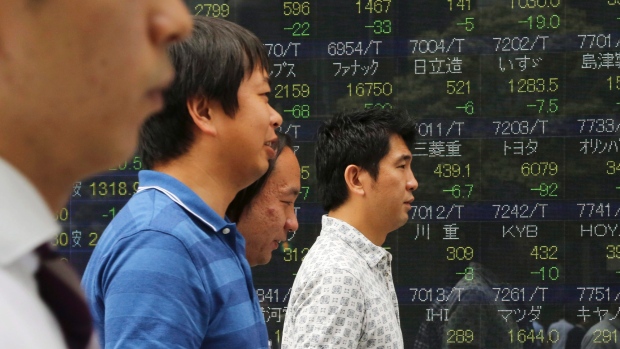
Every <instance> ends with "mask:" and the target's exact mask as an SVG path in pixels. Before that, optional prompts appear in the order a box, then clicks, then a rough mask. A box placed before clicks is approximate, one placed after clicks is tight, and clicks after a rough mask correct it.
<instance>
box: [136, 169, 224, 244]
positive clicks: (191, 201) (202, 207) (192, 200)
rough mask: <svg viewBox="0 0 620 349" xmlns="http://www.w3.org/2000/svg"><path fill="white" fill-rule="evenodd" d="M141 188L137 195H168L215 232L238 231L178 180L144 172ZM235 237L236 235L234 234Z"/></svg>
mask: <svg viewBox="0 0 620 349" xmlns="http://www.w3.org/2000/svg"><path fill="white" fill-rule="evenodd" d="M138 179H139V181H140V186H139V187H138V190H137V192H136V194H139V193H141V192H145V191H150V190H157V191H159V192H160V193H162V194H164V195H166V196H167V197H168V198H170V200H172V201H174V202H175V203H176V204H177V205H179V206H181V207H182V208H183V209H184V210H185V211H187V212H188V213H190V214H192V215H193V216H194V217H196V218H197V219H199V220H200V221H202V222H203V223H205V224H206V225H207V226H209V227H210V228H211V229H213V231H216V232H220V231H221V232H222V233H224V234H228V233H230V232H234V231H236V228H235V226H236V225H235V224H234V223H231V222H230V221H229V220H228V218H226V219H224V218H222V217H220V216H219V215H218V214H217V213H216V212H215V211H213V209H212V208H211V207H209V205H207V204H206V203H205V202H204V201H203V200H202V199H201V198H200V197H199V196H198V195H196V193H194V191H192V190H191V189H190V188H189V187H187V186H186V185H185V184H183V183H182V182H181V181H179V180H178V179H176V178H174V177H172V176H170V175H167V174H165V173H161V172H157V171H151V170H142V171H140V172H139V173H138ZM233 235H234V234H233Z"/></svg>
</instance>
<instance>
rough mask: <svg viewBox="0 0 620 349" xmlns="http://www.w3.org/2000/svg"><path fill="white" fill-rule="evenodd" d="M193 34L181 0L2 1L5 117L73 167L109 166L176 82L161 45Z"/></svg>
mask: <svg viewBox="0 0 620 349" xmlns="http://www.w3.org/2000/svg"><path fill="white" fill-rule="evenodd" d="M191 28H192V21H191V16H190V14H189V12H188V10H187V8H186V6H185V5H184V4H183V2H182V0H141V1H130V0H88V1H75V0H41V1H32V0H10V1H8V2H6V1H2V5H0V81H3V82H4V84H5V85H4V86H6V90H5V91H2V92H1V93H0V95H1V94H3V93H5V92H7V93H8V94H5V96H6V95H8V97H7V98H10V110H8V111H6V112H7V113H10V114H11V115H13V116H15V117H19V118H21V119H22V120H27V121H23V122H24V124H25V123H31V125H28V127H31V128H32V130H33V135H32V137H36V138H37V140H36V141H35V142H33V143H38V144H40V147H41V148H42V150H44V148H45V147H46V145H47V147H49V145H52V144H53V145H54V146H53V148H54V149H55V150H54V151H56V152H57V153H58V154H54V155H55V156H57V158H59V157H60V155H59V154H60V153H62V157H63V160H66V161H67V162H68V163H71V166H72V167H80V168H81V170H82V171H84V172H85V173H91V172H92V171H98V170H103V169H106V168H109V167H110V166H112V165H116V164H117V163H119V162H121V161H122V160H124V159H126V158H128V157H129V156H130V155H131V153H132V152H133V151H134V149H135V146H136V143H137V137H138V131H139V127H140V125H141V124H142V122H143V121H144V120H145V119H146V118H147V117H148V116H149V115H150V114H152V113H154V112H156V111H159V110H160V109H161V108H162V106H163V99H162V92H163V90H164V89H165V88H166V87H167V86H168V85H169V83H170V82H171V80H172V78H173V76H174V71H173V68H172V65H171V64H170V62H169V59H168V55H167V50H166V48H167V46H168V45H169V44H170V43H172V42H174V41H177V40H179V39H182V38H184V37H185V36H187V35H189V34H190V32H191ZM1 89H2V86H0V90H1ZM0 102H3V101H2V100H0ZM0 104H2V103H0ZM3 105H4V104H3ZM33 146H36V144H33ZM60 148H62V149H60ZM45 151H47V149H45ZM63 166H64V164H63Z"/></svg>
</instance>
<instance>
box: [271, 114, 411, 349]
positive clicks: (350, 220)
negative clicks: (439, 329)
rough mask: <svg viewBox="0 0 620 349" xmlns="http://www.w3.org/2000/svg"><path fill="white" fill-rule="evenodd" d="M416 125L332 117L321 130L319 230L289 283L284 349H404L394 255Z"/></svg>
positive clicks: (384, 117)
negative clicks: (392, 241) (389, 243)
mask: <svg viewBox="0 0 620 349" xmlns="http://www.w3.org/2000/svg"><path fill="white" fill-rule="evenodd" d="M414 136H415V122H414V121H413V119H412V118H410V117H409V116H408V115H407V114H405V113H402V112H399V111H395V110H382V109H368V110H364V111H358V112H350V113H343V114H338V115H336V116H335V117H334V118H332V119H331V120H329V121H327V122H326V123H325V124H324V125H322V126H321V127H320V129H319V133H318V141H317V145H316V173H317V181H318V187H319V196H320V199H321V203H322V205H323V207H324V209H325V210H326V211H327V212H328V214H327V215H325V216H323V228H322V230H321V234H320V236H319V237H318V239H317V241H316V242H315V243H314V245H313V246H312V248H311V249H310V251H309V252H308V254H307V255H306V257H305V259H304V261H303V263H302V265H301V268H300V269H299V272H298V273H297V276H296V278H295V282H294V284H293V289H292V291H291V297H290V299H289V303H288V309H287V314H286V319H285V322H284V332H283V337H282V349H292V348H333V349H338V348H376V349H388V348H390V349H396V348H398V349H401V348H404V345H403V336H402V332H401V329H400V319H399V315H398V300H397V298H396V292H395V290H394V283H393V281H392V270H391V262H392V255H391V254H390V253H389V252H387V251H386V250H385V249H383V248H382V247H381V245H382V244H383V243H384V242H385V239H386V237H387V234H389V233H390V232H392V231H394V230H396V229H398V228H400V227H401V226H403V225H404V224H405V223H406V222H407V220H408V217H409V215H408V212H409V210H410V209H411V202H412V201H413V195H412V192H413V191H414V190H416V189H417V187H418V182H417V181H416V179H415V177H414V176H413V172H412V171H411V160H412V155H411V150H410V149H411V147H412V145H413V142H414Z"/></svg>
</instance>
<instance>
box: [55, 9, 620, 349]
mask: <svg viewBox="0 0 620 349" xmlns="http://www.w3.org/2000/svg"><path fill="white" fill-rule="evenodd" d="M186 2H187V5H188V7H189V8H190V10H191V11H192V12H193V13H194V14H195V15H197V16H213V17H221V18H225V19H227V20H230V21H234V22H237V23H239V24H241V25H242V26H244V27H246V28H248V29H250V30H251V31H253V32H254V33H255V34H256V35H257V36H258V37H259V38H260V39H261V40H262V41H263V42H264V44H265V49H266V50H267V51H268V54H269V57H270V59H271V63H272V69H271V78H272V80H273V83H272V95H271V97H270V100H271V103H272V105H273V106H274V107H275V108H276V109H277V110H278V111H279V112H280V113H281V114H282V116H283V118H284V120H285V121H284V124H283V126H282V131H283V132H286V133H288V134H289V135H291V136H292V137H293V139H294V141H295V149H296V154H297V157H298V158H299V161H300V164H301V178H302V191H301V193H300V195H299V198H298V200H297V203H296V212H297V217H298V220H299V222H300V228H299V230H298V231H296V232H295V234H294V235H293V236H292V237H291V239H290V240H289V241H287V242H285V243H283V244H282V245H281V247H280V248H279V249H278V250H276V251H274V256H273V259H272V261H271V262H270V263H269V264H268V265H266V266H259V267H256V268H253V274H254V280H255V287H256V291H257V294H258V297H259V300H260V301H261V305H262V309H263V313H264V316H265V320H266V322H267V326H268V329H269V336H270V339H271V341H272V343H273V347H274V348H279V343H280V341H281V334H282V326H283V323H284V317H285V316H286V306H287V302H288V296H289V292H290V287H291V286H292V283H293V280H294V278H295V273H296V271H297V269H298V268H299V266H300V264H301V262H302V260H303V258H304V255H305V254H306V253H307V251H308V249H309V248H310V247H311V245H312V243H313V242H314V240H315V239H316V237H317V236H318V234H319V232H320V229H321V226H320V222H321V215H322V214H323V211H322V209H321V206H320V204H318V202H317V191H316V180H315V166H314V145H313V142H314V139H315V132H316V130H317V128H318V126H319V124H320V123H321V121H322V120H324V119H326V118H327V117H329V116H330V115H331V114H333V113H334V112H336V111H340V110H343V109H352V108H369V107H377V108H402V109H406V110H407V111H408V112H409V114H411V115H413V116H415V117H416V118H417V120H418V134H419V135H418V139H417V143H416V144H415V146H414V148H413V149H412V153H413V156H414V160H413V165H412V166H413V171H414V174H415V175H416V177H417V179H418V181H419V189H418V190H417V191H416V192H415V193H414V194H415V196H416V201H415V202H414V203H413V208H412V209H411V211H410V216H411V217H410V220H409V222H408V223H407V224H406V225H405V226H404V227H402V228H401V229H399V230H397V231H395V232H393V233H391V234H390V235H389V236H388V238H387V240H386V242H385V244H384V247H385V248H386V249H388V250H389V251H390V252H391V253H392V255H393V257H394V260H393V275H394V282H395V286H396V290H397V294H398V300H399V303H400V318H401V327H402V330H403V335H404V339H405V347H407V348H410V347H412V344H411V343H413V341H414V339H415V338H416V335H417V334H418V332H419V329H420V326H421V325H423V324H425V323H426V324H427V325H428V323H442V322H443V323H444V324H445V323H447V322H446V320H447V317H448V311H447V306H446V304H453V303H454V302H459V301H461V299H460V297H461V295H462V294H464V290H465V289H466V287H468V286H463V287H462V285H466V284H467V282H468V281H469V282H474V280H475V279H476V278H477V277H478V276H479V275H478V274H477V273H478V268H479V267H480V266H482V268H484V270H485V272H487V271H490V272H492V274H493V275H494V276H493V278H494V279H495V280H496V281H497V282H494V283H492V285H491V286H490V287H488V289H487V290H486V291H488V292H486V293H487V295H488V297H490V301H489V302H490V304H492V305H493V306H494V307H495V308H496V310H497V312H498V313H499V314H500V315H501V319H503V320H502V321H504V320H505V321H506V322H512V323H516V324H517V325H518V326H519V327H518V328H520V329H519V330H514V331H513V330H510V331H506V332H505V333H501V334H499V335H501V336H504V337H505V338H507V340H509V341H510V342H511V343H515V345H518V346H523V347H527V345H528V344H531V343H533V342H535V341H538V342H542V343H543V344H545V345H548V344H553V343H555V342H558V341H559V340H560V339H561V338H560V333H559V332H558V331H557V330H546V331H544V332H541V330H538V329H534V328H533V327H531V326H528V325H526V324H528V323H529V324H531V323H533V321H537V322H539V323H540V324H542V325H543V326H544V327H545V328H548V326H549V324H551V323H552V322H555V321H557V320H559V319H561V318H565V319H567V320H568V321H569V322H571V323H576V322H580V321H583V320H589V321H590V322H591V323H596V322H598V321H599V320H600V319H601V318H602V317H603V316H604V315H605V314H606V313H610V314H614V316H615V315H616V314H617V310H618V306H617V303H620V228H619V222H620V180H619V178H620V132H619V131H620V117H619V116H618V115H619V113H620V30H619V29H620V0H580V1H576V0H501V1H500V0H318V1H317V0H309V1H274V0H269V1H266V0H264V1H259V0H246V1H242V0H237V1H234V0H231V1H223V2H222V1H219V2H210V3H208V2H205V1H194V0H191V1H189V0H188V1H186ZM141 168H142V162H141V160H140V158H139V157H134V158H131V159H128V161H126V162H124V163H122V164H119V165H118V166H117V167H115V168H111V169H110V170H109V171H107V172H105V173H102V174H100V175H98V176H95V177H93V178H90V179H85V180H82V181H81V182H78V183H75V186H74V190H73V193H72V195H71V197H70V199H69V201H68V202H67V204H66V207H65V208H63V209H62V210H61V211H60V212H58V220H59V222H60V223H61V225H62V227H63V230H62V232H61V233H60V234H59V235H58V236H57V239H56V241H55V244H56V245H58V246H59V248H60V249H61V252H62V253H63V254H64V256H66V257H67V259H68V260H69V261H70V262H71V263H72V264H74V265H75V266H76V268H77V269H78V271H80V272H81V271H83V270H84V268H85V266H86V263H87V262H88V259H89V256H90V253H91V251H92V249H93V248H94V246H96V244H97V241H98V239H99V237H100V235H101V233H102V232H103V230H104V229H105V227H106V226H107V224H108V223H109V222H110V220H111V219H112V218H113V217H114V215H115V214H116V213H117V212H118V211H119V210H120V209H121V208H122V206H123V205H124V203H125V202H126V201H127V200H128V199H129V198H130V197H131V195H132V194H133V193H134V192H135V191H136V188H137V186H138V182H137V171H138V170H140V169H141ZM472 262H477V263H478V264H476V265H474V264H471V263H472ZM171 296H173V295H171ZM472 313H474V314H477V312H476V311H472ZM618 316H620V314H618ZM617 332H618V331H611V330H610V331H606V332H601V333H599V338H598V340H600V341H601V343H611V342H614V343H616V342H617V343H620V339H619V338H618V333H617ZM480 335H481V334H479V333H475V332H474V331H473V330H470V329H467V328H458V327H456V328H452V329H450V330H449V331H448V332H447V334H446V335H445V338H443V340H444V341H447V342H448V343H455V344H467V343H472V342H475V339H476V338H477V336H480Z"/></svg>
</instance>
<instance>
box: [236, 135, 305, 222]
mask: <svg viewBox="0 0 620 349" xmlns="http://www.w3.org/2000/svg"><path fill="white" fill-rule="evenodd" d="M276 134H277V135H278V149H277V152H276V157H275V158H274V159H272V160H269V168H268V169H267V172H265V174H264V175H262V176H261V177H260V178H259V179H258V180H256V182H254V183H252V184H250V185H249V186H248V187H247V188H245V189H243V190H241V191H240V192H238V193H237V195H236V196H235V198H234V199H233V201H232V202H231V203H230V205H228V209H226V216H227V217H228V219H230V221H231V222H235V223H236V222H239V218H240V217H241V214H242V213H243V210H245V209H246V208H247V207H249V205H251V204H252V201H253V200H254V198H256V197H257V196H258V194H260V192H261V190H263V187H264V186H265V183H266V182H267V180H268V179H269V177H270V176H271V173H272V172H273V169H274V167H275V165H276V161H277V159H278V157H279V156H280V154H281V153H282V150H284V148H287V147H288V148H290V149H291V150H294V149H293V139H292V138H291V136H289V135H287V134H284V133H281V132H276Z"/></svg>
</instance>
